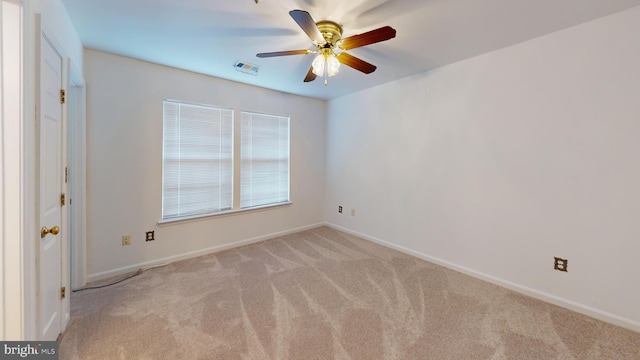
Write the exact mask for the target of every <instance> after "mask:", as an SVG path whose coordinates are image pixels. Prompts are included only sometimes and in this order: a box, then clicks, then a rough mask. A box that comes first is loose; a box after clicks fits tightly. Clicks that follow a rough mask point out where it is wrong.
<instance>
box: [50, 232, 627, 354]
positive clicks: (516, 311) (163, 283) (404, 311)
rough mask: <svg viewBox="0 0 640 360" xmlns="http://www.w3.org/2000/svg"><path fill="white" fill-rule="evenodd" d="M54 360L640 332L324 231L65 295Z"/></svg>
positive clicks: (391, 348) (354, 349)
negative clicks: (67, 310)
mask: <svg viewBox="0 0 640 360" xmlns="http://www.w3.org/2000/svg"><path fill="white" fill-rule="evenodd" d="M71 306H72V318H71V323H70V325H69V327H68V328H67V330H66V332H65V333H64V335H63V337H62V340H61V343H60V359H82V360H87V359H110V360H111V359H154V360H155V359H305V360H307V359H536V360H539V359H545V360H546V359H577V360H583V359H640V334H639V333H635V332H632V331H628V330H625V329H622V328H620V327H616V326H613V325H609V324H606V323H603V322H601V321H597V320H594V319H591V318H589V317H586V316H583V315H580V314H577V313H574V312H571V311H568V310H565V309H562V308H559V307H556V306H553V305H550V304H547V303H544V302H541V301H537V300H534V299H532V298H529V297H525V296H522V295H518V294H516V293H514V292H511V291H509V290H506V289H503V288H500V287H497V286H495V285H491V284H488V283H486V282H483V281H479V280H476V279H473V278H471V277H468V276H466V275H462V274H460V273H457V272H454V271H451V270H448V269H445V268H442V267H440V266H436V265H433V264H431V263H428V262H425V261H422V260H420V259H416V258H413V257H411V256H408V255H404V254H401V253H399V252H396V251H393V250H390V249H387V248H384V247H381V246H378V245H376V244H372V243H370V242H368V241H365V240H362V239H359V238H357V237H353V236H351V235H347V234H344V233H341V232H338V231H335V230H333V229H330V228H328V227H321V228H317V229H313V230H309V231H304V232H301V233H297V234H293V235H288V236H284V237H280V238H276V239H273V240H268V241H264V242H261V243H258V244H253V245H249V246H245V247H241V248H237V249H233V250H229V251H224V252H221V253H217V254H213V255H209V256H203V257H199V258H196V259H191V260H186V261H182V262H177V263H174V264H171V265H168V266H165V267H161V268H156V269H152V270H149V271H146V272H144V273H142V274H141V275H139V276H137V277H135V278H132V279H130V280H127V281H125V282H122V283H120V284H117V285H114V286H112V287H108V288H103V289H97V290H87V291H84V292H78V293H74V294H73V295H72V298H71Z"/></svg>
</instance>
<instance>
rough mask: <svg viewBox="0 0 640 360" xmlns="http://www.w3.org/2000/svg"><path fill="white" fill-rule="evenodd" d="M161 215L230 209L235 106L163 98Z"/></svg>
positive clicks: (182, 214) (163, 216)
mask: <svg viewBox="0 0 640 360" xmlns="http://www.w3.org/2000/svg"><path fill="white" fill-rule="evenodd" d="M163 112H164V122H163V134H164V135H163V136H164V138H163V154H162V162H163V164H162V165H163V166H162V219H163V220H166V219H176V218H183V217H189V216H195V215H202V214H209V213H215V212H219V211H223V210H229V209H231V207H232V202H233V193H232V191H233V110H231V109H222V108H217V107H213V106H208V105H200V104H191V103H184V102H179V101H173V100H165V101H164V102H163Z"/></svg>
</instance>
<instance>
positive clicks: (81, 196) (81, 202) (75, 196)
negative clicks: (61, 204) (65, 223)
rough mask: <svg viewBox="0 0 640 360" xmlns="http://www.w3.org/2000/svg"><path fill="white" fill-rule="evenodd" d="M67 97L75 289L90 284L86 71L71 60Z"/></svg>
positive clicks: (68, 62)
mask: <svg viewBox="0 0 640 360" xmlns="http://www.w3.org/2000/svg"><path fill="white" fill-rule="evenodd" d="M67 64H68V72H67V73H68V74H69V79H68V84H69V86H68V87H69V93H68V96H67V99H68V101H67V104H68V105H67V106H68V107H69V111H67V115H68V120H67V124H68V129H67V131H68V134H69V138H68V139H69V141H68V142H67V143H68V146H67V148H68V151H67V154H68V155H69V156H68V161H67V164H69V168H70V169H71V173H70V176H69V177H70V181H69V187H68V193H69V202H70V204H69V212H70V215H69V219H70V223H71V226H70V227H69V235H70V237H69V239H70V240H69V246H70V251H69V253H70V260H71V261H70V266H71V269H70V276H71V278H70V283H71V289H74V290H75V289H79V288H81V287H83V286H84V285H86V284H87V263H86V257H87V255H86V238H87V230H86V223H87V217H86V208H87V205H86V183H87V181H86V163H87V160H86V159H87V158H86V154H87V152H86V149H87V145H86V84H85V82H84V79H83V77H82V73H81V72H80V71H78V69H77V68H76V67H75V66H74V64H73V63H72V62H71V59H68V61H67Z"/></svg>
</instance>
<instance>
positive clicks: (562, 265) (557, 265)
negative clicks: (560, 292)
mask: <svg viewBox="0 0 640 360" xmlns="http://www.w3.org/2000/svg"><path fill="white" fill-rule="evenodd" d="M553 259H554V264H553V269H554V270H558V271H564V272H568V270H567V268H568V267H569V260H567V259H561V258H559V257H554V258H553Z"/></svg>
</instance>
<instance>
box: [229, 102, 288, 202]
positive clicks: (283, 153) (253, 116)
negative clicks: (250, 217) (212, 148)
mask: <svg viewBox="0 0 640 360" xmlns="http://www.w3.org/2000/svg"><path fill="white" fill-rule="evenodd" d="M241 125H242V126H241V129H242V133H241V135H242V136H241V139H242V141H241V147H240V159H241V161H240V162H241V164H240V207H241V208H243V209H244V208H250V207H254V206H262V205H269V204H277V203H282V202H288V201H289V118H288V117H284V116H275V115H266V114H258V113H252V112H246V111H243V112H242V123H241Z"/></svg>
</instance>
